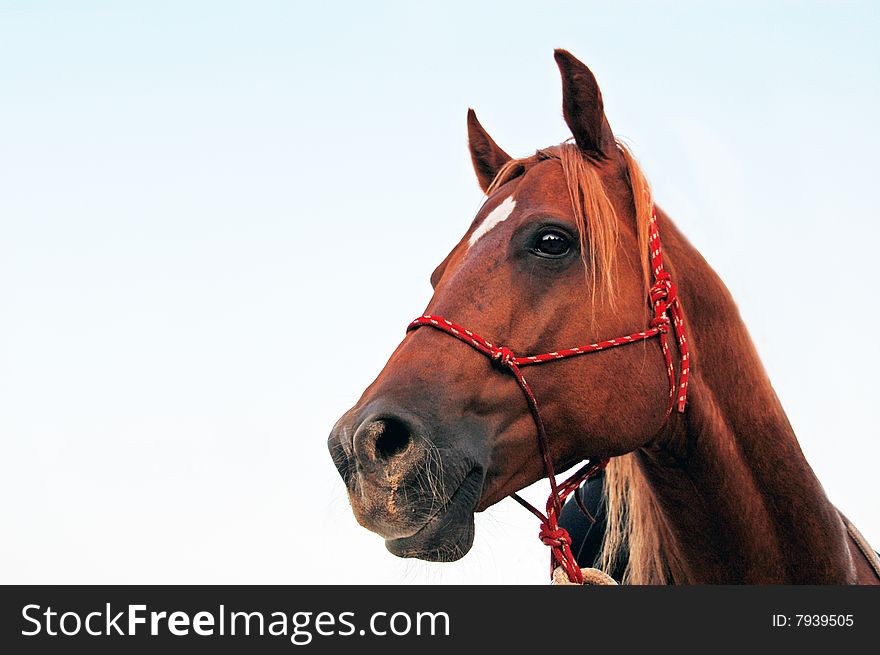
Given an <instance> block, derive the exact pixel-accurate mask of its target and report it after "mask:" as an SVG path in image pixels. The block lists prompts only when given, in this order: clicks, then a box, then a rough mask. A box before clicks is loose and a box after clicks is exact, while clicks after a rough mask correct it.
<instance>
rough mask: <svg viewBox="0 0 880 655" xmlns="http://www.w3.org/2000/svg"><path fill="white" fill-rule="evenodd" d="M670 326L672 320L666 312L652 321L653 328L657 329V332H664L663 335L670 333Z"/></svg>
mask: <svg viewBox="0 0 880 655" xmlns="http://www.w3.org/2000/svg"><path fill="white" fill-rule="evenodd" d="M669 324H670V320H669V317H668V316H667V315H666V313H665V312H664V313H663V314H660V316H655V317H654V318H652V319H651V327H652V328H657V330H658V331H659V332H662V333H663V334H667V333H668V332H669Z"/></svg>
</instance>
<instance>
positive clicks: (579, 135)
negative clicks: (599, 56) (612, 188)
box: [553, 50, 615, 159]
mask: <svg viewBox="0 0 880 655" xmlns="http://www.w3.org/2000/svg"><path fill="white" fill-rule="evenodd" d="M553 57H554V58H555V59H556V65H557V66H559V72H560V73H561V74H562V114H563V116H564V117H565V122H566V123H568V127H569V129H571V133H572V135H574V140H575V143H577V144H578V147H579V148H580V149H581V150H582V151H583V152H585V153H586V154H587V155H591V156H593V157H598V158H600V159H602V158H605V157H608V156H610V155H611V153H613V152H614V148H615V145H614V134H612V132H611V128H610V127H609V126H608V120H607V119H606V118H605V108H604V104H603V103H602V92H601V91H600V90H599V83H598V82H596V77H595V76H594V75H593V72H592V71H591V70H590V69H589V68H587V67H586V66H585V65H584V64H583V63H582V62H581V61H578V60H577V59H576V58H575V57H574V56H573V55H572V54H571V53H570V52H568V50H556V51H555V52H554V53H553Z"/></svg>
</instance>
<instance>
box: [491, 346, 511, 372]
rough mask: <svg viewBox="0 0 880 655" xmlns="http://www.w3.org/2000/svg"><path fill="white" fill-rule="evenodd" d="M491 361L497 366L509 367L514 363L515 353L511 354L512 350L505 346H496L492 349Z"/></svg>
mask: <svg viewBox="0 0 880 655" xmlns="http://www.w3.org/2000/svg"><path fill="white" fill-rule="evenodd" d="M491 357H492V362H493V363H494V364H496V365H497V366H501V367H506V368H510V367H511V366H513V365H515V364H516V362H515V361H514V360H515V359H516V355H514V354H513V351H512V350H511V349H510V348H508V347H507V346H498V347H497V348H495V350H493V351H492V355H491Z"/></svg>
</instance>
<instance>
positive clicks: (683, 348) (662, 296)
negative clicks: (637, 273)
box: [407, 209, 690, 584]
mask: <svg viewBox="0 0 880 655" xmlns="http://www.w3.org/2000/svg"><path fill="white" fill-rule="evenodd" d="M649 247H650V255H651V270H652V275H653V278H654V282H653V284H652V285H651V289H650V291H649V298H650V302H651V306H652V308H653V311H654V318H653V319H652V320H651V323H650V325H649V327H648V328H647V329H646V330H644V331H642V332H635V333H633V334H628V335H626V336H623V337H618V338H616V339H608V340H606V341H598V342H596V343H591V344H588V345H586V346H578V347H575V348H566V349H565V350H556V351H553V352H548V353H543V354H540V355H530V356H528V357H517V356H516V355H515V354H514V353H513V351H512V350H510V349H509V348H507V347H505V346H496V345H495V344H493V343H492V342H490V341H488V340H486V339H484V338H483V337H481V336H479V335H477V334H474V333H473V332H471V331H470V330H468V329H465V328H463V327H461V326H460V325H456V324H455V323H452V322H451V321H448V320H446V319H445V318H442V317H440V316H433V315H430V314H426V315H424V316H419V317H418V318H417V319H415V320H414V321H413V322H412V323H410V324H409V326H408V327H407V332H411V331H413V330H417V329H418V328H421V327H431V328H434V329H436V330H439V331H441V332H444V333H446V334H448V335H450V336H453V337H455V338H456V339H459V340H460V341H463V342H464V343H466V344H468V345H469V346H471V347H472V348H473V349H474V350H476V351H477V352H479V353H482V354H483V355H485V356H486V357H488V358H489V359H490V360H491V361H492V363H493V365H495V367H496V368H497V369H498V370H500V371H507V372H509V373H511V374H512V375H513V377H514V379H515V380H516V382H517V384H518V385H519V388H520V390H522V393H523V396H524V397H525V399H526V403H527V404H528V406H529V411H530V412H531V414H532V418H533V419H534V422H535V428H536V429H537V437H538V447H539V449H540V451H541V457H542V458H543V460H544V470H545V472H546V473H547V478H548V479H549V480H550V497H549V498H548V499H547V505H546V514H545V513H543V512H541V511H540V510H538V509H537V508H535V507H533V506H532V505H531V504H529V503H528V502H526V501H525V500H524V499H523V498H521V497H520V496H519V495H518V494H511V495H512V497H513V498H514V500H516V501H517V502H518V503H519V504H520V505H522V506H523V507H525V508H526V509H528V510H529V511H530V512H531V513H532V514H534V515H535V516H536V517H537V518H538V519H539V520H540V521H541V531H540V533H539V537H540V539H541V541H542V542H543V543H544V544H546V545H547V546H550V548H551V559H550V565H551V571H552V569H553V568H554V566H556V565H558V566H561V567H562V568H563V569H564V570H565V572H566V574H567V575H568V578H569V580H571V581H572V582H576V583H578V584H583V582H584V577H583V574H582V573H581V569H580V567H579V566H578V564H577V559H576V558H575V556H574V553H572V550H571V537H570V536H569V534H568V531H567V530H566V529H565V528H563V527H560V525H559V522H558V519H559V516H560V514H561V513H562V505H563V503H564V502H565V500H566V499H567V498H568V497H569V496H570V495H571V494H572V493H573V492H574V491H575V489H577V488H578V487H579V486H580V485H581V483H583V482H584V481H585V480H587V479H588V478H589V477H591V476H592V475H594V474H596V473H597V472H598V471H600V470H602V469H603V468H605V466H606V465H607V464H608V459H602V460H598V461H593V460H590V461H588V462H587V463H586V464H584V466H582V467H581V468H580V469H578V470H577V471H576V472H575V473H574V475H572V476H571V477H569V478H568V479H567V480H565V481H564V482H562V483H559V484H557V482H556V474H555V471H554V467H553V457H552V456H551V454H550V444H549V440H548V439H547V431H546V429H545V428H544V421H543V420H542V419H541V414H540V412H539V410H538V401H537V400H536V399H535V395H534V394H533V393H532V390H531V388H530V387H529V384H528V382H526V378H525V376H524V375H523V372H522V369H523V368H524V367H526V366H533V365H535V364H545V363H547V362H552V361H556V360H558V359H567V358H570V357H578V356H580V355H586V354H587V353H593V352H598V351H600V350H608V349H610V348H616V347H618V346H624V345H626V344H630V343H639V342H642V341H647V340H648V339H652V338H654V337H657V338H658V339H659V341H660V350H661V352H662V354H663V359H664V361H665V363H666V370H667V373H668V375H669V405H668V406H667V408H666V418H667V419H668V418H669V415H670V414H671V413H672V410H673V409H677V411H679V412H684V408H685V404H686V402H687V385H688V377H689V374H690V354H689V352H688V342H687V337H686V335H685V328H684V318H683V316H682V312H681V302H680V300H679V298H678V292H677V290H676V288H675V284H674V283H673V282H672V277H671V276H670V275H669V273H667V272H666V271H665V270H664V268H663V254H662V251H661V249H660V233H659V231H658V229H657V212H656V210H654V209H652V211H651V220H650V224H649ZM670 331H671V332H672V333H673V334H674V336H675V338H676V341H677V344H678V351H679V354H680V356H681V372H680V373H679V375H678V381H677V382H676V375H675V367H674V366H673V362H672V353H671V352H670V348H669V333H670Z"/></svg>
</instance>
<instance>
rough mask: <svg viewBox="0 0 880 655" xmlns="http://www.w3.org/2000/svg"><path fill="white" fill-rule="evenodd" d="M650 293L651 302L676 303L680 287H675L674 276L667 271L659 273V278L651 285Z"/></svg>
mask: <svg viewBox="0 0 880 655" xmlns="http://www.w3.org/2000/svg"><path fill="white" fill-rule="evenodd" d="M648 295H649V296H650V298H651V302H652V303H655V304H656V303H658V302H664V303H666V304H667V305H671V304H672V303H674V302H675V300H676V298H678V289H676V288H675V283H674V282H673V281H672V276H671V275H670V274H669V273H667V272H666V271H661V272H660V273H658V274H657V279H656V280H655V281H654V284H653V286H651V290H650V291H649V292H648Z"/></svg>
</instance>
